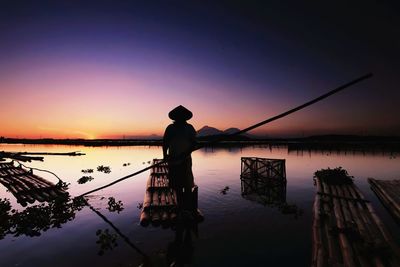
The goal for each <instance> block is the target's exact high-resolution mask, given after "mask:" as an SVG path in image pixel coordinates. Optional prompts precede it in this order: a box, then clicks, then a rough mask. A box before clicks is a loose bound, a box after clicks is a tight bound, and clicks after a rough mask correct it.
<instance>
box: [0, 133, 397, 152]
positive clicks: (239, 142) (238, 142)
mask: <svg viewBox="0 0 400 267" xmlns="http://www.w3.org/2000/svg"><path fill="white" fill-rule="evenodd" d="M216 139H218V140H219V142H218V143H213V144H212V145H210V146H212V147H244V146H254V145H270V146H287V147H288V149H289V150H320V149H328V150H329V149H333V150H334V149H352V150H353V149H374V150H379V149H384V150H391V151H400V136H358V135H318V136H310V137H302V138H254V137H249V136H245V135H243V136H233V137H231V136H227V135H212V136H201V137H198V143H199V144H201V145H205V146H206V147H207V143H208V142H212V141H214V140H216ZM0 144H51V145H81V146H89V147H95V146H161V145H162V139H161V138H158V139H93V140H88V139H52V138H43V139H25V138H24V139H19V138H5V137H0Z"/></svg>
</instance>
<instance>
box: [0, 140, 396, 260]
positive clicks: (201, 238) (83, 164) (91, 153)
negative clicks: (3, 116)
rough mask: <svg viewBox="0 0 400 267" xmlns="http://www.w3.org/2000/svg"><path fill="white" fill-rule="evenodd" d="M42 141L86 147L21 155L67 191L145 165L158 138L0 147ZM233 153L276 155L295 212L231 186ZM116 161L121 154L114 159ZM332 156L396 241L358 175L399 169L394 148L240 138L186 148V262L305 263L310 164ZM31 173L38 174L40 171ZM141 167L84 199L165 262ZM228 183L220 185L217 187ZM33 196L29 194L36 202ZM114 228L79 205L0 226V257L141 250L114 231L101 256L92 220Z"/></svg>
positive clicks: (328, 162)
mask: <svg viewBox="0 0 400 267" xmlns="http://www.w3.org/2000/svg"><path fill="white" fill-rule="evenodd" d="M2 150H5V151H46V152H70V151H81V152H84V153H86V155H85V156H81V157H67V156H46V157H45V160H44V162H33V163H27V164H26V165H29V166H32V167H36V168H40V169H46V170H50V171H52V172H54V173H56V174H57V175H58V176H59V177H60V178H61V179H63V180H64V181H66V182H69V183H71V185H70V189H69V192H70V194H71V195H72V196H77V195H79V194H81V193H84V192H86V191H88V190H90V189H93V188H95V187H98V186H101V185H103V184H106V183H109V182H111V181H113V180H115V179H117V178H120V177H122V176H125V175H128V174H130V173H133V172H135V171H137V170H139V169H142V168H144V167H146V166H149V164H148V163H147V162H148V161H150V160H152V159H153V158H160V157H161V156H162V151H161V148H160V147H108V148H105V147H99V148H97V147H96V148H90V147H81V146H56V145H0V151H2ZM241 157H265V158H276V159H285V160H286V174H287V191H286V201H287V203H288V204H293V205H296V206H297V207H298V209H299V210H302V214H301V215H300V216H295V215H294V214H283V213H282V212H281V211H280V210H279V209H278V208H277V207H273V206H268V205H263V204H260V203H258V202H257V201H254V200H248V199H245V198H243V197H242V195H241V185H240V170H241V166H240V164H241V161H240V160H241ZM124 163H130V165H128V166H125V167H124V166H123V164H124ZM99 165H106V166H110V167H111V173H109V174H105V173H100V172H97V171H96V167H97V166H99ZM338 166H342V167H343V168H345V169H347V170H348V172H349V174H350V175H353V176H354V177H355V183H356V184H357V186H358V187H359V188H360V189H361V191H362V192H363V193H364V195H365V197H366V198H367V199H369V200H371V202H372V205H373V206H374V208H375V209H376V211H377V214H378V215H379V216H380V218H381V219H382V220H383V221H384V223H385V224H386V226H387V228H388V229H389V231H390V232H391V233H392V234H393V235H394V237H395V239H396V240H397V241H398V243H400V242H399V241H400V231H399V229H398V226H397V225H396V224H395V222H394V221H393V219H392V218H391V217H390V216H389V215H388V213H387V211H386V210H385V209H384V208H383V207H382V205H381V204H380V202H379V200H377V198H376V196H375V195H374V194H373V192H372V191H371V190H370V188H369V186H368V183H367V181H366V178H368V177H374V178H379V179H395V178H397V179H399V178H400V157H396V155H391V154H384V153H378V154H376V153H375V154H368V153H367V154H363V153H353V152H347V153H344V152H341V153H340V154H337V153H330V152H304V153H297V152H291V153H288V151H287V148H284V147H283V148H269V147H248V148H242V149H240V148H231V149H203V150H200V151H196V152H194V153H193V173H194V176H195V181H196V183H197V185H198V186H199V208H200V209H201V211H202V212H203V213H204V216H205V221H204V222H202V223H200V224H199V225H198V237H197V238H194V239H193V243H192V246H193V248H194V252H193V255H192V265H191V266H309V265H310V259H311V223H312V204H313V200H314V195H315V188H314V186H313V173H314V172H315V171H316V170H319V169H321V168H327V167H331V168H333V167H338ZM88 168H92V169H94V170H95V171H94V173H93V174H92V176H93V177H94V178H95V179H94V180H92V181H90V182H88V183H86V184H78V183H77V180H78V179H79V178H80V177H82V175H83V173H82V172H81V170H82V169H88ZM35 173H37V174H39V175H41V176H42V177H45V178H46V179H48V180H51V181H53V182H57V179H56V178H54V177H53V176H52V175H50V174H47V173H41V172H36V171H35ZM148 175H149V172H147V173H143V174H141V175H138V176H136V177H134V178H131V179H129V180H126V181H123V182H121V183H119V184H117V185H115V186H113V187H110V188H107V189H104V190H102V191H99V192H97V193H95V194H93V195H92V196H91V197H90V198H89V203H90V204H91V205H92V206H93V207H94V208H96V209H97V210H98V211H100V212H101V213H102V214H103V215H104V216H106V217H107V218H108V219H109V220H110V221H111V222H112V223H113V224H114V225H115V226H116V227H117V228H118V229H119V230H120V231H121V232H122V233H123V234H125V235H126V236H127V237H128V238H129V240H130V241H131V242H132V243H133V244H134V245H135V246H136V247H137V248H138V249H140V250H141V251H143V252H144V253H145V254H146V255H148V256H150V258H151V262H152V264H153V266H166V260H165V259H166V257H167V255H168V254H169V251H168V248H169V247H171V246H170V244H171V242H173V241H174V238H175V233H174V231H172V230H171V229H163V228H161V227H158V228H156V227H152V226H149V227H147V228H144V227H142V226H140V225H139V216H140V210H139V208H138V204H139V203H141V202H143V196H144V192H145V186H146V181H147V178H148ZM226 186H228V187H229V190H227V192H226V194H222V193H221V190H222V189H224V188H225V187H226ZM109 197H115V199H116V200H117V201H118V200H121V201H122V202H123V207H124V210H123V211H122V212H120V213H117V212H110V211H109V210H108V209H107V206H108V204H107V202H108V198H109ZM0 198H7V199H9V200H10V202H11V204H12V205H13V208H15V209H18V210H23V207H21V206H20V205H19V204H18V203H17V202H16V201H15V198H14V197H13V195H12V194H11V193H9V192H7V191H6V189H5V188H4V187H3V186H1V187H0ZM36 204H37V203H36ZM99 229H100V230H103V231H104V230H105V229H109V232H110V233H111V234H114V233H115V232H114V230H113V229H112V228H111V227H110V225H108V224H107V223H106V222H105V221H104V220H102V219H101V218H100V217H99V216H98V215H97V214H96V213H95V212H93V211H92V210H91V209H89V208H88V207H85V208H83V209H82V210H80V211H77V213H76V214H75V218H74V219H73V220H71V221H69V222H67V223H65V224H63V225H61V228H51V229H49V230H47V231H44V232H42V233H41V235H40V236H36V237H29V236H25V235H22V236H19V237H15V236H13V235H7V236H5V237H4V238H3V239H2V240H0V251H1V256H0V266H2V267H8V266H10V267H11V266H26V267H36V266H38V267H39V266H40V267H47V266H60V267H61V266H66V267H71V266H77V267H78V266H99V267H101V266H108V267H114V266H115V267H117V266H120V267H122V266H139V265H140V264H141V263H142V262H143V257H142V256H141V255H140V254H139V253H138V252H137V251H135V250H134V249H132V247H131V246H128V245H127V244H126V243H125V242H124V240H123V239H122V238H120V237H118V238H117V241H116V242H117V243H118V246H117V247H115V248H114V249H112V250H106V251H105V252H104V254H103V255H102V256H100V255H98V252H99V250H100V246H99V244H97V243H96V241H97V240H98V239H99V237H98V236H97V235H96V231H97V230H99Z"/></svg>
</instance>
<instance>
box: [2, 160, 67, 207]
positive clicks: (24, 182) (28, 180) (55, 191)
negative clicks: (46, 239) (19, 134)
mask: <svg viewBox="0 0 400 267" xmlns="http://www.w3.org/2000/svg"><path fill="white" fill-rule="evenodd" d="M0 183H1V184H2V185H4V186H5V187H6V188H7V190H8V191H9V192H11V193H12V194H13V195H14V197H15V198H16V199H17V202H18V203H20V204H21V205H22V206H24V207H25V206H26V205H28V203H30V204H32V203H34V202H35V201H39V202H44V201H51V200H54V199H55V198H57V197H59V196H64V195H65V194H67V192H65V191H64V190H62V189H61V188H59V187H57V186H56V185H55V184H53V183H52V182H49V181H47V180H45V179H43V178H42V177H40V176H38V175H36V174H34V173H33V172H32V171H29V170H25V169H24V168H22V166H21V165H20V166H18V167H16V166H15V165H14V163H13V162H2V163H0Z"/></svg>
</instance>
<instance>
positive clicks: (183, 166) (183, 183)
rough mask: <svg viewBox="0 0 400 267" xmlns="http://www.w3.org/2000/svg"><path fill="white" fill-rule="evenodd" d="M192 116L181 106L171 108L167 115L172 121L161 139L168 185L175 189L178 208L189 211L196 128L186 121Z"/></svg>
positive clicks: (190, 207)
mask: <svg viewBox="0 0 400 267" xmlns="http://www.w3.org/2000/svg"><path fill="white" fill-rule="evenodd" d="M192 116H193V114H192V112H191V111H190V110H188V109H186V108H185V107H183V106H178V107H176V108H174V109H173V110H171V111H170V112H169V114H168V117H169V118H170V119H171V120H173V121H174V122H173V123H172V124H170V125H168V127H167V128H166V129H165V133H164V141H163V155H164V159H166V160H168V166H169V172H168V173H169V183H170V187H171V188H174V189H175V190H176V194H177V198H178V199H177V202H178V208H179V209H180V210H189V211H193V206H192V199H191V191H192V188H193V186H194V179H193V173H192V157H191V152H192V151H193V149H194V148H195V146H196V130H195V129H194V128H193V126H192V125H191V124H188V123H187V122H186V121H187V120H189V119H191V118H192Z"/></svg>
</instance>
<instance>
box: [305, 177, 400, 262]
mask: <svg viewBox="0 0 400 267" xmlns="http://www.w3.org/2000/svg"><path fill="white" fill-rule="evenodd" d="M326 178H327V177H322V176H321V177H318V176H317V175H316V179H315V184H316V187H317V194H316V196H315V200H314V207H313V226H312V239H313V248H312V264H311V265H312V266H350V267H352V266H393V267H394V266H400V265H399V258H398V257H399V255H400V254H399V248H398V246H397V244H396V243H395V242H394V240H393V239H392V237H391V236H390V234H389V233H388V231H387V230H386V228H385V226H384V225H383V223H382V221H381V220H380V219H379V218H378V216H377V215H376V214H375V211H374V209H373V208H372V206H371V204H370V203H369V201H367V200H365V198H364V196H363V195H362V193H361V191H360V190H359V189H358V188H357V186H356V185H354V184H353V182H352V181H351V182H350V183H342V184H338V183H330V182H328V181H329V179H326ZM328 178H329V177H328ZM332 178H335V177H332Z"/></svg>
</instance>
